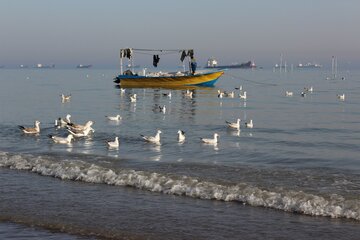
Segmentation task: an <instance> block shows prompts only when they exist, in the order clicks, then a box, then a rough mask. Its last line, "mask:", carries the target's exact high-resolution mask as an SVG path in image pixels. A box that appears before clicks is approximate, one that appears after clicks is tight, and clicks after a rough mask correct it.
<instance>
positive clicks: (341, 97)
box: [336, 93, 345, 101]
mask: <svg viewBox="0 0 360 240" xmlns="http://www.w3.org/2000/svg"><path fill="white" fill-rule="evenodd" d="M336 96H337V98H338V99H339V100H341V101H345V93H343V94H341V95H340V94H338V95H336Z"/></svg>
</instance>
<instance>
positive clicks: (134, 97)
mask: <svg viewBox="0 0 360 240" xmlns="http://www.w3.org/2000/svg"><path fill="white" fill-rule="evenodd" d="M130 102H136V93H134V94H133V95H131V96H130Z"/></svg>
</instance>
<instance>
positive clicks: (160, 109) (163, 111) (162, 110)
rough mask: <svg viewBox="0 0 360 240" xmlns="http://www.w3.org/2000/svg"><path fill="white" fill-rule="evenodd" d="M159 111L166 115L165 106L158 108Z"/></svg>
mask: <svg viewBox="0 0 360 240" xmlns="http://www.w3.org/2000/svg"><path fill="white" fill-rule="evenodd" d="M159 111H160V112H162V113H163V114H165V113H166V106H165V105H164V106H163V107H162V106H159Z"/></svg>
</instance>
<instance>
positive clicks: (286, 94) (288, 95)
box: [285, 91, 294, 97]
mask: <svg viewBox="0 0 360 240" xmlns="http://www.w3.org/2000/svg"><path fill="white" fill-rule="evenodd" d="M293 95H294V93H293V92H289V91H286V92H285V96H287V97H292V96H293Z"/></svg>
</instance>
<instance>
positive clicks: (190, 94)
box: [185, 89, 193, 98]
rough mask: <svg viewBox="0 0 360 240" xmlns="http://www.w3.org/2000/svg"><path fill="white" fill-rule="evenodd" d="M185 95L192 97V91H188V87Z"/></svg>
mask: <svg viewBox="0 0 360 240" xmlns="http://www.w3.org/2000/svg"><path fill="white" fill-rule="evenodd" d="M185 96H186V97H189V98H192V97H193V91H190V90H189V89H186V92H185Z"/></svg>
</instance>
